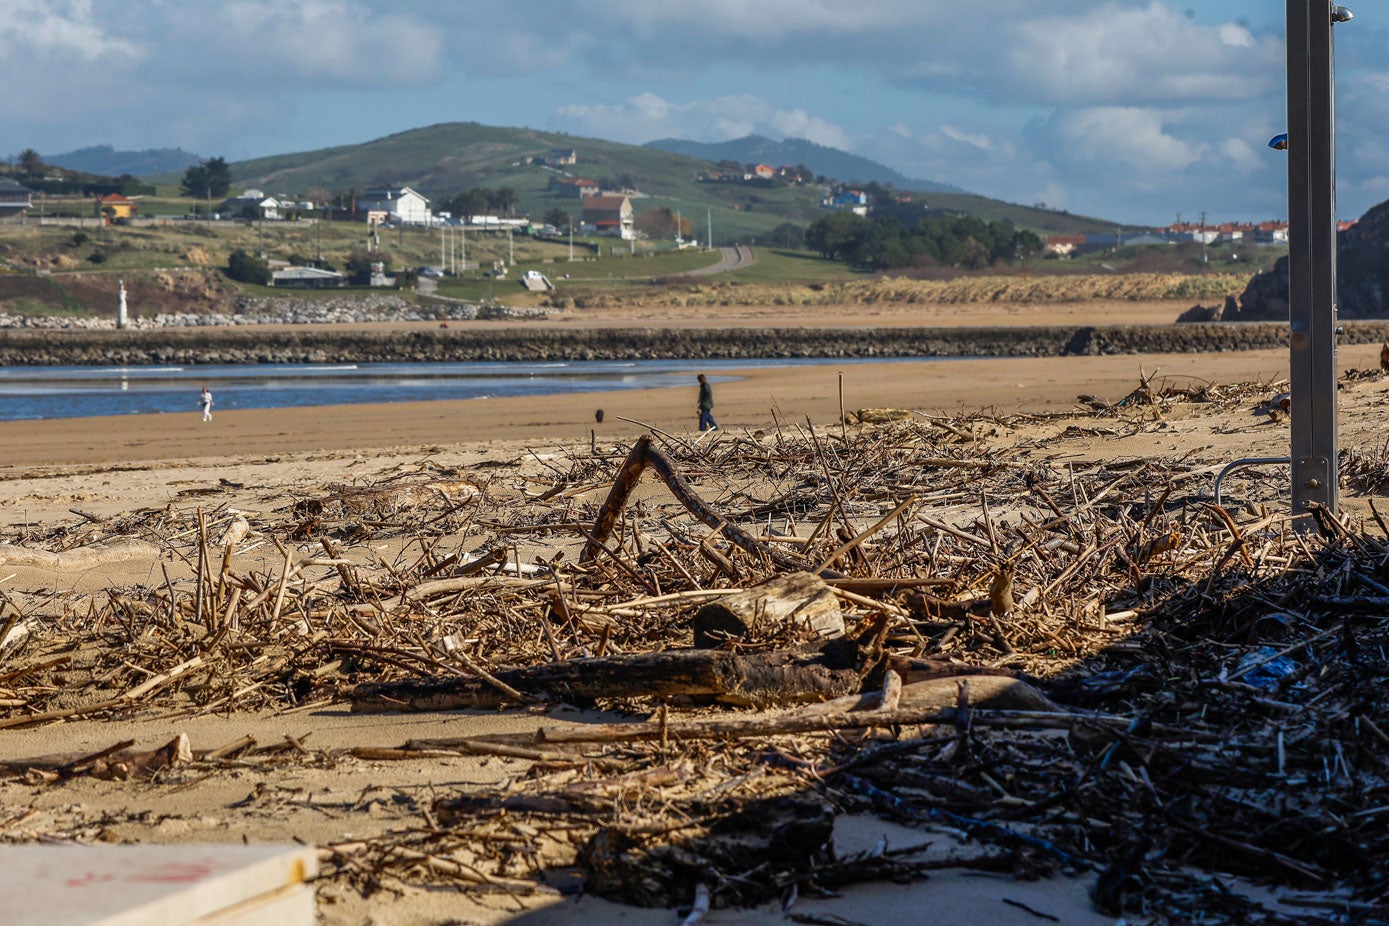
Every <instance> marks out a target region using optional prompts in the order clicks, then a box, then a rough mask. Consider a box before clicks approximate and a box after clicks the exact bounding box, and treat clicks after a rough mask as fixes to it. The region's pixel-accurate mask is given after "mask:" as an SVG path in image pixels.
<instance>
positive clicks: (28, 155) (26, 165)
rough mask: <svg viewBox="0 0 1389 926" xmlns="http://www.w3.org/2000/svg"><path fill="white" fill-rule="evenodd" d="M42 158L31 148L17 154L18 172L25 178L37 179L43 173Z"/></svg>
mask: <svg viewBox="0 0 1389 926" xmlns="http://www.w3.org/2000/svg"><path fill="white" fill-rule="evenodd" d="M43 167H44V164H43V158H41V157H39V153H38V152H37V151H35V150H34V149H33V148H25V149H24V150H23V151H21V152H19V172H20V173H21V174H22V175H24V176H25V177H37V176H40V175H41V174H42V173H43Z"/></svg>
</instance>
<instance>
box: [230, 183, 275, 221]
mask: <svg viewBox="0 0 1389 926" xmlns="http://www.w3.org/2000/svg"><path fill="white" fill-rule="evenodd" d="M285 205H288V204H285ZM281 206H282V204H281V203H280V201H279V200H277V199H275V197H273V196H266V195H265V194H264V193H262V192H261V191H260V190H247V191H245V192H244V193H242V194H241V195H240V196H233V197H232V198H231V199H228V200H224V201H223V202H222V204H221V205H219V206H218V207H217V211H218V212H220V213H222V215H224V216H231V217H232V218H234V219H278V218H280V209H281Z"/></svg>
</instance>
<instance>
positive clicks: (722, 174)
mask: <svg viewBox="0 0 1389 926" xmlns="http://www.w3.org/2000/svg"><path fill="white" fill-rule="evenodd" d="M810 179H812V178H811V176H810V174H809V172H808V171H807V170H806V169H805V168H804V167H787V166H786V165H782V166H781V167H773V166H772V165H770V164H745V165H743V166H742V167H740V168H737V169H721V170H718V171H714V172H710V173H707V174H703V175H701V176H700V177H699V180H700V181H701V182H702V183H753V182H755V181H758V180H784V181H786V182H787V183H801V182H805V181H807V180H810Z"/></svg>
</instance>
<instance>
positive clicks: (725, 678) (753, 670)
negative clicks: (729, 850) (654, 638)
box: [352, 641, 865, 713]
mask: <svg viewBox="0 0 1389 926" xmlns="http://www.w3.org/2000/svg"><path fill="white" fill-rule="evenodd" d="M834 642H836V641H831V643H834ZM839 642H840V643H841V645H840V646H838V647H834V646H827V647H826V649H827V650H828V652H825V651H821V650H820V649H809V650H783V651H778V652H773V653H752V654H741V653H730V652H724V651H720V650H673V651H669V652H665V653H642V654H638V655H633V656H607V657H602V658H599V657H594V658H590V659H572V660H569V661H567V662H553V663H547V664H545V665H539V666H532V667H529V668H522V669H507V670H504V671H501V672H496V673H494V678H495V679H496V680H497V681H500V682H502V683H503V684H505V685H507V686H510V687H512V688H515V689H517V690H519V691H521V692H524V693H526V694H529V695H532V696H535V697H541V698H545V699H547V700H556V701H572V700H579V701H592V700H594V699H596V698H668V697H677V696H703V697H712V698H715V699H717V700H719V701H722V702H725V703H729V704H790V703H797V702H806V701H820V700H824V699H825V698H829V697H837V696H839V695H845V694H850V693H852V692H856V691H858V690H859V687H860V686H861V684H862V679H863V675H864V672H865V667H864V666H862V665H860V664H856V662H855V661H854V660H853V658H852V656H853V653H852V651H851V650H852V648H851V647H846V646H844V645H842V641H839ZM842 650H850V652H847V653H843V652H840V651H842ZM513 703H516V702H515V699H514V698H510V697H508V696H507V695H506V694H504V693H503V692H502V691H501V690H500V689H499V688H497V687H496V686H495V685H493V684H490V683H488V682H487V681H484V680H482V679H478V678H444V679H406V680H402V681H397V682H381V683H373V684H367V685H360V686H358V687H357V689H356V690H355V691H354V692H353V695H352V710H354V711H359V712H369V713H378V712H387V711H447V710H458V709H462V708H495V707H500V706H501V705H503V704H513Z"/></svg>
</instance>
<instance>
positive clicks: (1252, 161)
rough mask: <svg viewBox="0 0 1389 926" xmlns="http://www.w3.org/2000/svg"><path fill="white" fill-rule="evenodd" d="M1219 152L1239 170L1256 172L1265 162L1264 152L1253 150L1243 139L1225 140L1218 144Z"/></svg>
mask: <svg viewBox="0 0 1389 926" xmlns="http://www.w3.org/2000/svg"><path fill="white" fill-rule="evenodd" d="M1219 150H1220V153H1221V154H1222V155H1224V156H1225V157H1226V158H1228V159H1229V161H1230V163H1232V164H1234V165H1235V166H1236V167H1238V168H1239V169H1240V170H1246V171H1253V170H1258V169H1259V168H1260V167H1262V166H1263V165H1264V163H1265V162H1266V160H1267V158H1266V157H1265V154H1266V152H1265V150H1263V149H1262V148H1255V147H1254V146H1253V145H1251V144H1250V143H1249V141H1248V140H1247V139H1244V138H1227V139H1225V140H1224V141H1222V142H1221V143H1220V145H1219Z"/></svg>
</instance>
